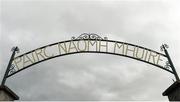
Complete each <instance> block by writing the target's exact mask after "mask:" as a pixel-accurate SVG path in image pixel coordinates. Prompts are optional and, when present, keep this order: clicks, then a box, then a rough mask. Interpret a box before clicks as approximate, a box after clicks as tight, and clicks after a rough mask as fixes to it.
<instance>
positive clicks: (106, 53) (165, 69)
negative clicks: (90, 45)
mask: <svg viewBox="0 0 180 102" xmlns="http://www.w3.org/2000/svg"><path fill="white" fill-rule="evenodd" d="M80 40H91V41H93V40H94V41H107V42H115V43H123V44H127V45H131V46H135V47H139V48H142V49H145V50H148V51H151V52H154V53H157V54H159V55H162V56H164V57H166V55H164V54H162V53H159V52H156V51H153V50H151V49H148V48H145V47H142V46H138V45H134V44H130V43H126V42H120V41H114V40H106V39H73V40H66V41H61V42H57V43H53V44H49V45H46V46H42V47H40V48H37V49H34V50H32V51H29V52H27V53H24V54H22V55H20V56H17V57H15V58H18V57H22V56H23V55H26V54H29V53H32V52H34V51H35V50H38V49H42V48H45V47H48V46H53V45H56V44H60V43H66V42H70V41H80ZM76 53H103V54H112V55H118V56H124V57H128V58H131V59H135V60H138V61H142V62H145V63H148V64H151V65H153V66H156V67H159V68H161V69H163V70H165V71H168V72H170V73H172V74H173V72H172V71H171V70H169V69H166V68H164V67H163V66H160V65H156V64H153V63H150V62H147V61H144V60H141V59H138V58H134V57H131V56H127V55H123V54H118V53H112V52H102V51H101V52H99V51H79V52H72V53H66V54H61V55H57V56H53V57H50V58H47V59H44V60H41V61H38V62H35V63H33V64H31V65H28V66H26V67H23V68H22V69H20V70H18V71H16V72H14V73H11V74H9V75H8V76H7V77H10V76H12V75H14V74H16V73H18V72H20V71H22V70H24V69H27V68H28V67H30V66H33V65H36V64H38V63H40V62H43V61H46V60H49V59H53V58H56V57H60V56H65V55H71V54H76ZM15 58H14V59H15Z"/></svg>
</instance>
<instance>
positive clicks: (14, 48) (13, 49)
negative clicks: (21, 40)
mask: <svg viewBox="0 0 180 102" xmlns="http://www.w3.org/2000/svg"><path fill="white" fill-rule="evenodd" d="M12 51H13V53H12V55H11V58H10V60H9V63H8V66H7V69H6V72H5V74H4V77H3V80H2V83H1V86H4V85H5V82H6V79H7V75H8V73H9V70H10V68H11V65H12V61H13V59H14V56H15V54H16V51H19V48H18V47H17V46H16V47H13V48H12Z"/></svg>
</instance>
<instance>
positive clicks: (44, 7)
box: [0, 0, 180, 100]
mask: <svg viewBox="0 0 180 102" xmlns="http://www.w3.org/2000/svg"><path fill="white" fill-rule="evenodd" d="M177 4H179V3H178V2H177V3H176V2H173V1H172V2H166V1H164V2H163V1H63V0H60V1H55V0H53V1H48V0H46V1H40V0H39V1H33V0H27V1H12V0H3V1H2V7H1V8H2V19H1V24H2V34H1V39H0V48H1V50H0V51H1V52H0V57H1V62H0V63H1V69H0V71H1V72H0V74H1V76H2V75H3V72H4V70H5V68H6V66H7V62H8V60H9V58H10V49H11V47H12V46H15V45H18V46H19V47H20V49H21V54H22V53H24V52H27V51H29V50H33V49H35V48H38V47H41V46H43V45H47V44H50V43H55V42H58V41H62V40H69V39H70V38H71V37H72V36H75V37H77V36H79V35H80V34H81V33H84V32H92V33H97V34H99V35H100V36H103V37H104V36H107V37H108V38H109V39H114V40H120V41H121V40H123V41H126V42H130V43H134V44H138V45H142V46H147V47H149V48H152V49H154V50H157V51H158V50H159V46H160V45H161V44H162V43H166V42H167V43H168V44H169V45H170V49H169V51H170V52H171V55H172V59H173V61H174V63H175V65H176V66H177V71H178V72H180V69H179V67H180V65H179V63H178V62H179V60H180V56H179V54H178V52H179V51H180V49H179V47H178V45H179V42H180V41H179V39H178V33H180V30H179V27H180V25H179V23H178V22H179V20H178V19H179V18H178V17H179V15H178V14H177V13H178V12H179V11H178V9H179V6H178V5H177ZM177 8H178V9H177ZM171 78H174V77H173V76H172V75H170V74H169V73H167V72H164V71H161V69H158V68H156V67H153V66H150V65H147V64H144V63H142V62H138V61H134V60H132V59H128V58H123V57H119V56H112V55H102V54H101V55H100V54H76V55H70V56H64V57H59V58H56V59H52V60H49V61H46V62H43V63H40V64H38V65H35V66H32V67H31V68H29V69H26V70H24V71H22V72H20V73H18V74H16V75H14V76H12V77H11V78H9V79H8V81H7V85H8V86H9V87H10V88H12V89H13V90H14V91H15V92H16V93H17V94H18V95H19V96H20V98H21V100H167V97H163V96H162V95H161V93H162V92H163V91H164V90H165V89H166V88H167V87H169V85H171V84H172V81H171Z"/></svg>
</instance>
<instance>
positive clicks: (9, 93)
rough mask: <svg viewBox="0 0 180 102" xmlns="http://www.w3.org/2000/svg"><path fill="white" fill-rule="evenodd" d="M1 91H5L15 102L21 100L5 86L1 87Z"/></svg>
mask: <svg viewBox="0 0 180 102" xmlns="http://www.w3.org/2000/svg"><path fill="white" fill-rule="evenodd" d="M0 90H3V91H5V92H6V93H7V94H8V95H10V96H12V98H13V99H14V100H19V96H17V95H16V94H15V93H14V92H13V91H12V90H11V89H9V88H8V87H7V86H5V85H3V86H0Z"/></svg>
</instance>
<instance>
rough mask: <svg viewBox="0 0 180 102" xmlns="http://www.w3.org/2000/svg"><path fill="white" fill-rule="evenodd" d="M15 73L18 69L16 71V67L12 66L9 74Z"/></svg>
mask: <svg viewBox="0 0 180 102" xmlns="http://www.w3.org/2000/svg"><path fill="white" fill-rule="evenodd" d="M14 72H16V69H15V65H13V64H12V65H11V68H10V69H9V74H12V73H14Z"/></svg>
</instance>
